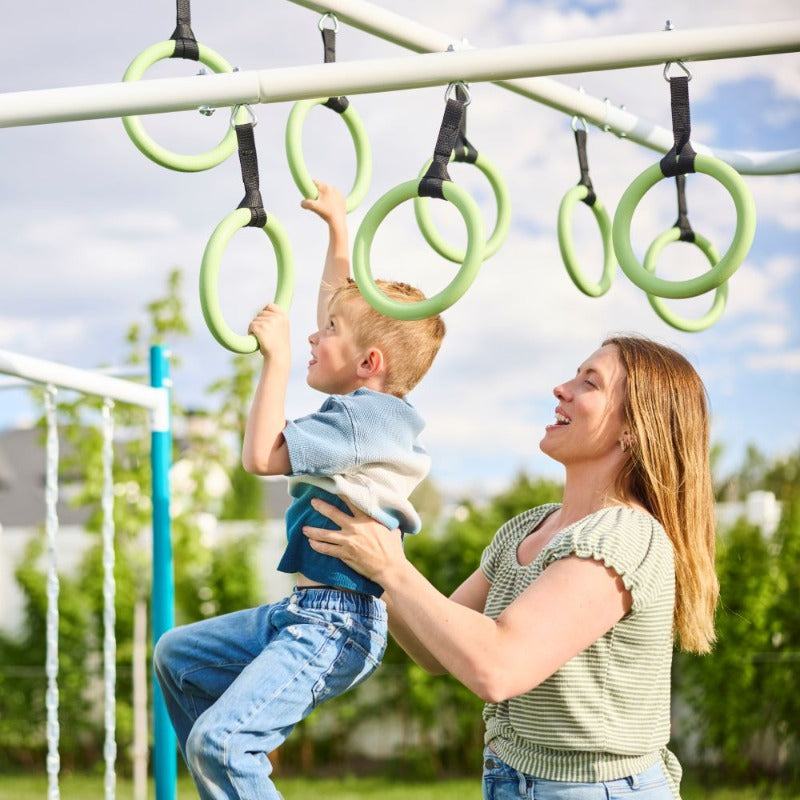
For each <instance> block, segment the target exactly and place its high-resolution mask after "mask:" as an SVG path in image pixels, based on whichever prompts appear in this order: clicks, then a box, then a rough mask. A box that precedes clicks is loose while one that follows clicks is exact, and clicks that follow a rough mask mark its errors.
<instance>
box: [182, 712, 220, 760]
mask: <svg viewBox="0 0 800 800" xmlns="http://www.w3.org/2000/svg"><path fill="white" fill-rule="evenodd" d="M220 733H221V732H220V731H219V730H218V729H217V728H216V727H215V726H211V725H208V724H206V723H205V721H204V719H203V716H202V715H201V716H200V717H198V719H197V720H196V721H195V723H194V725H192V729H191V731H189V738H188V739H187V740H186V763H187V765H188V766H189V769H190V770H191V771H192V773H193V774H200V775H205V774H207V773H208V771H209V769H208V768H209V765H211V764H219V758H220V754H221V753H223V752H224V747H223V742H222V739H221V735H220Z"/></svg>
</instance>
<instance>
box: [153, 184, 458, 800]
mask: <svg viewBox="0 0 800 800" xmlns="http://www.w3.org/2000/svg"><path fill="white" fill-rule="evenodd" d="M317 187H318V189H319V197H318V199H317V200H305V201H303V203H302V205H303V207H304V208H307V209H310V210H311V211H314V212H315V213H316V214H318V215H319V216H320V217H321V218H322V219H323V220H325V222H327V224H328V234H329V240H328V250H327V254H326V257H325V266H324V268H323V275H322V281H321V283H320V292H319V299H318V305H317V324H318V328H319V330H318V331H317V332H316V333H313V334H311V336H309V343H310V344H311V360H310V362H309V365H308V384H309V385H310V386H311V387H313V388H314V389H318V390H319V391H321V392H325V393H326V394H328V395H329V397H328V398H327V400H326V401H325V402H324V403H323V405H322V407H321V408H320V409H319V411H317V412H316V413H314V414H310V415H308V416H306V417H302V418H300V419H297V420H295V421H293V422H287V421H286V418H285V414H284V403H285V396H286V386H287V383H288V379H289V368H290V360H291V359H290V354H289V324H288V319H287V316H286V314H285V313H284V312H283V311H282V310H281V309H280V308H279V307H277V306H275V305H274V304H270V305H268V306H266V308H264V309H263V310H262V311H261V312H259V314H258V315H257V316H256V318H255V319H254V320H253V322H252V323H251V324H250V328H249V330H250V332H251V333H252V334H254V335H255V336H256V338H257V339H258V342H259V347H260V350H261V353H262V355H263V358H264V363H263V368H262V372H261V376H260V379H259V382H258V386H257V388H256V391H255V395H254V398H253V402H252V406H251V409H250V414H249V417H248V420H247V427H246V431H245V438H244V445H243V448H242V463H243V465H244V467H245V469H247V470H248V471H249V472H253V473H255V474H257V475H289V476H290V477H289V491H290V494H291V495H292V497H293V498H294V500H293V502H292V504H291V506H290V508H289V510H288V511H287V513H286V523H287V537H288V544H287V547H286V550H285V552H284V555H283V557H282V559H281V561H280V564H279V565H278V569H279V570H281V571H284V572H293V573H295V572H296V573H298V574H297V586H296V589H295V590H294V592H293V593H292V595H291V596H290V597H288V598H285V599H284V600H282V601H280V602H278V603H274V604H272V605H269V606H261V607H259V608H256V609H249V610H246V611H238V612H234V613H233V614H227V615H224V616H222V617H216V618H213V619H210V620H204V621H201V622H197V623H194V624H192V625H187V626H184V627H181V628H175V629H173V630H171V631H168V632H167V633H165V634H164V635H163V636H162V637H161V639H160V640H159V642H158V644H157V646H156V651H155V655H154V661H155V671H156V676H157V678H158V681H159V684H160V686H161V688H162V690H163V693H164V698H165V701H166V705H167V709H168V711H169V714H170V718H171V719H172V723H173V726H174V728H175V731H176V733H177V736H178V741H179V744H180V747H181V752H182V753H183V755H184V758H185V759H186V763H187V765H188V767H189V771H190V773H191V774H192V777H193V778H194V781H195V784H196V786H197V789H198V792H199V794H200V797H201V798H202V799H203V800H233V799H234V798H241V799H242V800H256V798H259V800H276V799H277V798H280V797H281V795H280V793H279V792H278V791H277V789H276V788H275V785H274V783H273V782H272V780H271V779H270V777H269V775H270V772H271V765H270V762H269V759H268V758H267V754H268V753H270V752H271V751H272V750H274V749H275V748H277V747H278V746H279V745H280V744H281V743H282V742H283V741H285V739H286V738H287V737H288V736H289V734H290V732H291V731H292V729H293V728H294V726H295V725H296V724H297V723H298V722H299V721H300V720H302V719H304V718H305V717H306V716H308V715H309V714H310V713H311V712H312V711H313V710H314V708H315V707H316V706H317V705H319V704H321V703H322V702H324V701H326V700H329V699H331V698H332V697H336V696H337V695H339V694H342V693H343V692H345V691H347V690H348V689H349V688H351V687H352V686H355V685H356V684H357V683H359V682H360V681H362V680H364V679H365V678H367V677H368V676H369V675H370V674H371V673H372V672H373V671H374V670H375V668H376V667H377V666H378V664H379V663H380V661H381V658H382V657H383V652H384V649H385V647H386V636H387V619H386V607H385V604H384V603H383V601H382V600H380V599H379V597H380V595H381V594H382V592H383V589H382V588H381V587H380V586H378V585H377V584H375V583H373V582H372V581H370V580H368V579H366V578H364V577H363V576H362V575H359V574H358V573H357V572H354V571H353V570H352V569H350V568H349V567H348V566H347V565H345V564H344V563H343V562H341V561H339V560H338V559H335V558H331V557H330V556H323V555H321V554H319V553H316V552H314V551H313V550H312V549H311V547H310V545H309V544H308V540H307V539H306V537H305V536H303V534H302V528H303V526H304V525H311V526H314V527H326V526H327V527H330V526H331V523H330V522H329V521H328V520H327V519H326V518H324V517H322V516H321V515H319V514H317V512H315V511H314V509H313V508H312V507H311V505H310V502H311V499H312V498H314V497H321V498H323V499H325V500H327V501H328V502H330V503H334V504H336V505H337V506H338V507H339V508H341V509H343V510H347V507H346V505H345V504H344V503H343V502H342V501H341V500H340V499H339V495H341V496H343V497H346V498H347V499H348V501H349V502H350V503H352V504H353V505H354V506H356V507H358V508H360V509H362V510H364V511H365V512H366V513H367V514H369V515H370V516H372V517H374V518H375V519H377V520H379V521H381V522H383V523H384V524H385V525H387V527H389V528H398V527H399V528H400V529H401V530H402V531H404V532H407V533H416V532H417V531H418V530H419V528H420V520H419V517H418V516H417V513H416V511H415V510H414V508H413V507H412V505H411V504H410V503H409V501H408V496H409V495H410V493H411V492H412V490H413V489H414V487H415V486H416V485H417V484H418V483H419V482H420V481H421V480H422V479H423V478H424V476H425V475H426V474H427V472H428V469H429V463H430V460H429V457H428V455H427V454H426V452H425V451H424V450H423V449H422V447H421V446H420V445H419V443H418V442H417V436H418V435H419V433H420V431H421V430H422V428H423V425H424V423H423V421H422V419H421V418H420V416H419V415H418V414H417V412H416V411H415V410H414V408H413V407H412V406H411V405H410V403H408V401H407V400H405V399H404V396H405V395H406V393H408V392H409V391H410V390H411V389H412V388H413V387H414V386H415V385H416V384H417V382H418V381H419V380H420V379H421V378H422V377H423V375H424V374H425V373H426V372H427V370H428V368H429V367H430V365H431V363H432V361H433V359H434V357H435V355H436V353H437V352H438V350H439V346H440V344H441V341H442V338H443V336H444V323H443V322H442V320H441V319H440V318H439V317H438V316H437V317H433V318H429V319H425V320H419V321H415V322H406V321H399V320H394V319H390V318H388V317H384V316H383V315H381V314H380V313H379V312H377V311H375V310H374V309H373V308H372V307H371V306H370V305H368V304H367V302H366V301H365V300H364V299H363V298H362V297H361V295H360V294H359V292H358V289H357V287H356V286H355V284H354V283H353V282H352V281H351V280H350V278H349V271H350V261H349V249H348V237H347V227H346V222H345V205H344V198H343V197H342V195H341V193H340V192H338V191H337V190H336V189H334V188H333V187H329V186H326V185H325V184H322V183H318V184H317ZM379 284H380V285H381V288H382V290H383V291H384V292H385V293H386V294H387V295H389V296H390V297H394V298H397V299H406V300H407V301H418V300H421V299H424V295H422V293H421V292H420V291H419V290H417V289H413V288H412V287H410V286H408V285H407V284H393V283H386V282H379Z"/></svg>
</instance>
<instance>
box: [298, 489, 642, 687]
mask: <svg viewBox="0 0 800 800" xmlns="http://www.w3.org/2000/svg"><path fill="white" fill-rule="evenodd" d="M314 507H315V508H316V509H317V510H318V511H320V512H321V513H323V514H324V516H327V517H328V518H329V519H331V520H332V521H333V522H335V523H336V524H337V525H339V526H340V527H341V528H342V530H340V531H326V530H322V529H318V528H313V529H307V530H305V532H306V535H307V536H308V537H309V539H311V545H312V547H313V548H314V549H315V550H317V551H318V552H321V553H325V554H327V555H332V556H335V557H336V558H341V559H342V560H343V561H345V562H346V563H347V564H349V565H350V566H351V567H353V568H354V569H356V570H358V571H359V572H361V573H362V574H364V575H366V576H367V577H369V578H371V579H372V580H374V581H375V582H377V583H379V584H380V585H381V586H383V587H384V589H385V590H386V592H387V594H388V595H389V596H390V597H391V598H392V608H393V612H394V616H395V620H396V622H395V624H396V625H397V621H399V623H400V624H401V625H403V626H406V627H407V628H408V629H409V630H410V631H411V632H412V633H413V634H414V636H415V637H416V638H417V639H418V641H419V643H420V644H421V645H422V647H423V648H424V649H425V650H426V651H427V652H428V653H430V654H431V656H432V657H433V658H434V659H435V660H436V661H438V663H439V664H441V666H442V667H444V669H446V670H447V671H448V672H450V673H451V674H452V675H454V676H455V677H456V678H457V679H458V680H459V681H461V683H463V684H464V685H465V686H467V688H469V689H470V690H472V691H473V692H474V693H475V694H477V695H478V696H479V697H481V698H482V699H484V700H486V701H488V702H499V701H502V700H506V699H508V698H509V697H514V696H515V695H518V694H521V693H523V692H525V691H528V690H529V689H532V688H534V687H535V686H538V685H539V684H540V683H541V682H542V681H544V680H545V679H546V678H548V677H549V676H550V675H552V674H553V673H554V672H555V671H556V670H557V669H558V668H559V667H561V666H562V665H563V664H565V663H566V662H567V661H568V660H569V659H570V658H572V657H573V656H575V655H577V654H578V653H579V652H581V651H582V650H584V649H586V648H587V647H588V646H589V645H590V644H592V642H594V641H595V640H597V639H598V638H599V637H600V636H602V635H603V634H604V633H606V632H607V631H608V630H609V629H610V628H611V627H612V626H613V625H614V624H615V623H616V622H617V621H619V620H620V619H621V618H622V617H623V616H624V614H626V613H627V611H628V610H629V609H630V603H631V598H630V593H629V592H627V591H626V590H625V587H624V585H623V584H622V579H621V578H620V577H619V576H618V575H617V574H616V573H615V572H614V571H613V570H610V569H607V568H606V567H605V566H604V565H603V564H602V563H600V562H597V561H593V560H591V559H581V558H577V557H575V556H571V557H569V558H564V559H559V560H558V561H556V562H555V563H554V564H552V565H551V566H550V567H548V568H547V569H546V570H545V571H544V572H543V574H542V575H541V576H540V577H539V578H538V579H537V580H536V581H534V582H533V583H532V584H531V586H529V587H528V589H526V590H525V591H524V592H523V593H522V594H521V595H520V596H519V597H518V598H517V599H516V600H515V601H514V602H513V603H512V604H511V605H509V606H508V608H506V610H505V611H503V613H502V614H501V615H500V616H499V617H498V618H497V620H493V619H491V618H490V617H487V616H485V615H484V614H483V613H481V612H480V611H479V610H477V609H475V608H471V607H469V606H467V605H461V604H460V603H458V602H455V601H454V600H451V599H448V598H447V597H445V596H444V595H443V594H441V592H439V591H437V589H436V588H435V587H434V586H432V585H431V584H430V583H429V582H428V581H427V580H426V579H425V577H424V576H423V575H421V574H420V573H419V572H418V571H417V570H416V569H415V568H414V567H413V566H412V565H411V564H410V563H409V562H408V561H407V560H406V558H405V556H404V554H403V549H402V545H401V543H400V537H399V535H396V534H394V533H390V534H387V531H386V529H385V528H383V526H379V525H377V523H375V524H366V522H365V520H368V518H367V517H366V516H365V515H363V514H359V513H358V512H354V517H350V516H349V515H347V514H344V513H342V512H340V511H339V510H338V509H336V508H335V507H334V506H331V505H329V504H327V503H323V502H322V501H314ZM354 521H355V524H354Z"/></svg>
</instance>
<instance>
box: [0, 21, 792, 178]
mask: <svg viewBox="0 0 800 800" xmlns="http://www.w3.org/2000/svg"><path fill="white" fill-rule="evenodd" d="M798 50H800V20H794V21H793V20H789V21H785V22H777V23H776V22H769V23H760V24H755V25H739V26H727V27H720V28H705V29H699V30H693V31H668V32H666V31H660V32H657V33H649V34H647V33H645V34H633V35H626V36H610V37H604V38H597V39H590V40H576V41H570V42H560V43H547V44H539V45H515V46H510V47H500V48H494V49H487V50H474V49H473V50H462V51H456V52H448V53H441V52H438V53H428V54H423V55H416V56H413V57H408V56H406V57H402V58H389V59H371V60H365V61H359V62H349V63H348V62H337V63H332V64H314V65H309V66H301V67H285V68H280V69H270V70H260V71H243V72H235V73H227V74H213V75H206V76H203V77H202V78H198V77H197V76H191V77H188V78H163V79H158V80H148V81H138V82H135V83H112V84H99V85H93V86H78V87H68V88H63V89H45V90H38V91H28V92H16V93H10V94H5V95H0V127H8V126H13V125H35V124H41V123H45V122H65V121H69V120H78V119H98V118H103V117H115V116H123V115H126V114H153V113H158V112H163V111H178V110H187V109H192V108H197V107H199V106H201V105H210V106H232V105H236V104H237V103H243V104H244V103H249V104H255V103H273V102H283V101H291V100H298V99H303V98H312V97H323V96H331V95H341V94H362V93H368V92H375V91H392V90H397V89H408V88H418V87H423V86H436V85H443V84H446V83H449V82H451V81H454V80H464V81H470V82H473V81H498V80H506V79H509V78H516V77H524V76H527V77H530V76H538V75H546V74H564V73H570V72H586V71H596V70H606V69H622V68H628V67H636V66H643V65H648V64H650V65H652V64H661V63H664V62H666V61H698V60H709V59H718V58H735V57H744V56H754V55H765V54H770V53H785V52H795V51H798ZM585 111H586V113H582V116H586V117H587V119H588V118H592V119H595V118H598V115H596V114H592V113H590V112H589V110H588V109H585ZM634 119H635V118H634ZM632 133H633V130H632V131H630V132H628V135H630V136H631V138H633V136H632ZM668 146H671V138H670V142H669V145H668ZM660 149H668V147H661V146H660ZM787 171H789V170H787Z"/></svg>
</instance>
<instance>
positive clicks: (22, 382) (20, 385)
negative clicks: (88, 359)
mask: <svg viewBox="0 0 800 800" xmlns="http://www.w3.org/2000/svg"><path fill="white" fill-rule="evenodd" d="M91 371H92V372H93V373H94V374H96V375H111V376H112V377H114V378H146V377H147V372H146V370H143V369H142V368H141V367H99V368H97V369H95V370H91ZM31 383H33V381H29V380H28V379H27V378H11V377H6V378H0V391H2V390H4V389H28V388H30V385H31Z"/></svg>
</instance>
